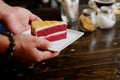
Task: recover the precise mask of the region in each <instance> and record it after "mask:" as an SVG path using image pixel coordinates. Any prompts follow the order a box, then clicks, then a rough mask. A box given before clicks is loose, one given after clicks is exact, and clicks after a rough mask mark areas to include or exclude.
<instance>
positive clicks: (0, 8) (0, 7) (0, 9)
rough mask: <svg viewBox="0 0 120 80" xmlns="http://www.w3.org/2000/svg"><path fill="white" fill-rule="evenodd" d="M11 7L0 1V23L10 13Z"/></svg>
mask: <svg viewBox="0 0 120 80" xmlns="http://www.w3.org/2000/svg"><path fill="white" fill-rule="evenodd" d="M11 9H12V6H9V5H8V4H6V3H5V2H4V1H2V0H0V21H2V20H3V19H4V17H5V16H6V15H7V14H8V13H10V11H11Z"/></svg>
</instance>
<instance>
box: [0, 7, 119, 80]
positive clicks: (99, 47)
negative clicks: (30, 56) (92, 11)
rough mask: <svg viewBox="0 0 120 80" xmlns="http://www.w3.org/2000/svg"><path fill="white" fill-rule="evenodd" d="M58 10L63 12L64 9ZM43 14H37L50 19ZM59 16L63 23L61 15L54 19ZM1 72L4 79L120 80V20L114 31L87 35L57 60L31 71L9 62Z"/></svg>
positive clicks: (41, 63)
mask: <svg viewBox="0 0 120 80" xmlns="http://www.w3.org/2000/svg"><path fill="white" fill-rule="evenodd" d="M83 8H84V7H82V9H83ZM53 10H55V9H53ZM56 10H57V12H60V11H59V10H60V9H56ZM56 10H55V12H56ZM34 11H36V10H33V12H34ZM40 12H41V10H39V11H38V14H37V12H34V13H35V14H37V15H39V16H40V15H43V18H44V19H50V17H47V16H46V15H47V13H46V14H39V13H40ZM41 13H43V12H41ZM52 13H53V12H51V13H50V14H52ZM48 15H49V14H48ZM58 15H59V17H54V19H55V18H56V20H60V13H58V14H56V15H54V14H53V15H51V16H58ZM45 16H46V18H45ZM51 18H52V17H51ZM52 19H53V18H52ZM75 29H76V28H75ZM1 69H2V70H1V71H2V72H3V73H2V74H1V76H2V75H4V74H5V75H6V76H7V75H8V76H7V78H14V79H15V80H120V16H117V22H116V24H115V26H114V27H113V28H112V29H107V30H101V29H99V28H98V29H97V30H96V31H95V32H91V33H85V34H84V36H82V37H81V38H79V39H78V40H77V41H75V42H74V43H72V44H71V45H69V46H68V47H67V48H65V49H64V50H62V51H61V53H60V55H59V56H58V57H56V58H53V59H50V60H47V61H42V62H39V63H37V64H36V65H35V66H34V67H30V68H28V67H26V66H22V65H21V64H19V63H15V62H14V63H13V62H12V61H9V64H6V65H5V66H4V67H3V68H1ZM4 78H5V77H4Z"/></svg>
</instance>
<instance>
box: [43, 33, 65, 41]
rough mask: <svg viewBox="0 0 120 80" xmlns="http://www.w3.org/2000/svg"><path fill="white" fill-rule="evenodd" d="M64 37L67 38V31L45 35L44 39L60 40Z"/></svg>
mask: <svg viewBox="0 0 120 80" xmlns="http://www.w3.org/2000/svg"><path fill="white" fill-rule="evenodd" d="M65 38H67V32H65V33H62V34H58V35H53V36H50V37H46V38H45V39H47V40H48V41H50V42H52V41H56V40H61V39H65Z"/></svg>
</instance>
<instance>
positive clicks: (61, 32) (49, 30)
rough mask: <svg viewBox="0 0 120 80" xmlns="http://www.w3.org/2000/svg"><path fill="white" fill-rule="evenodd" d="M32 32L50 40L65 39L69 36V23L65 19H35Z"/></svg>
mask: <svg viewBox="0 0 120 80" xmlns="http://www.w3.org/2000/svg"><path fill="white" fill-rule="evenodd" d="M32 34H33V35H35V36H37V37H42V38H45V39H47V40H49V41H56V40H61V39H65V38H66V37H67V23H66V22H64V21H33V22H32Z"/></svg>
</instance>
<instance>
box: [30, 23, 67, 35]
mask: <svg viewBox="0 0 120 80" xmlns="http://www.w3.org/2000/svg"><path fill="white" fill-rule="evenodd" d="M65 30H66V25H58V26H54V27H50V28H46V29H43V30H40V31H37V33H36V32H33V31H32V32H33V35H35V36H46V35H49V34H53V33H56V32H60V31H65Z"/></svg>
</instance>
